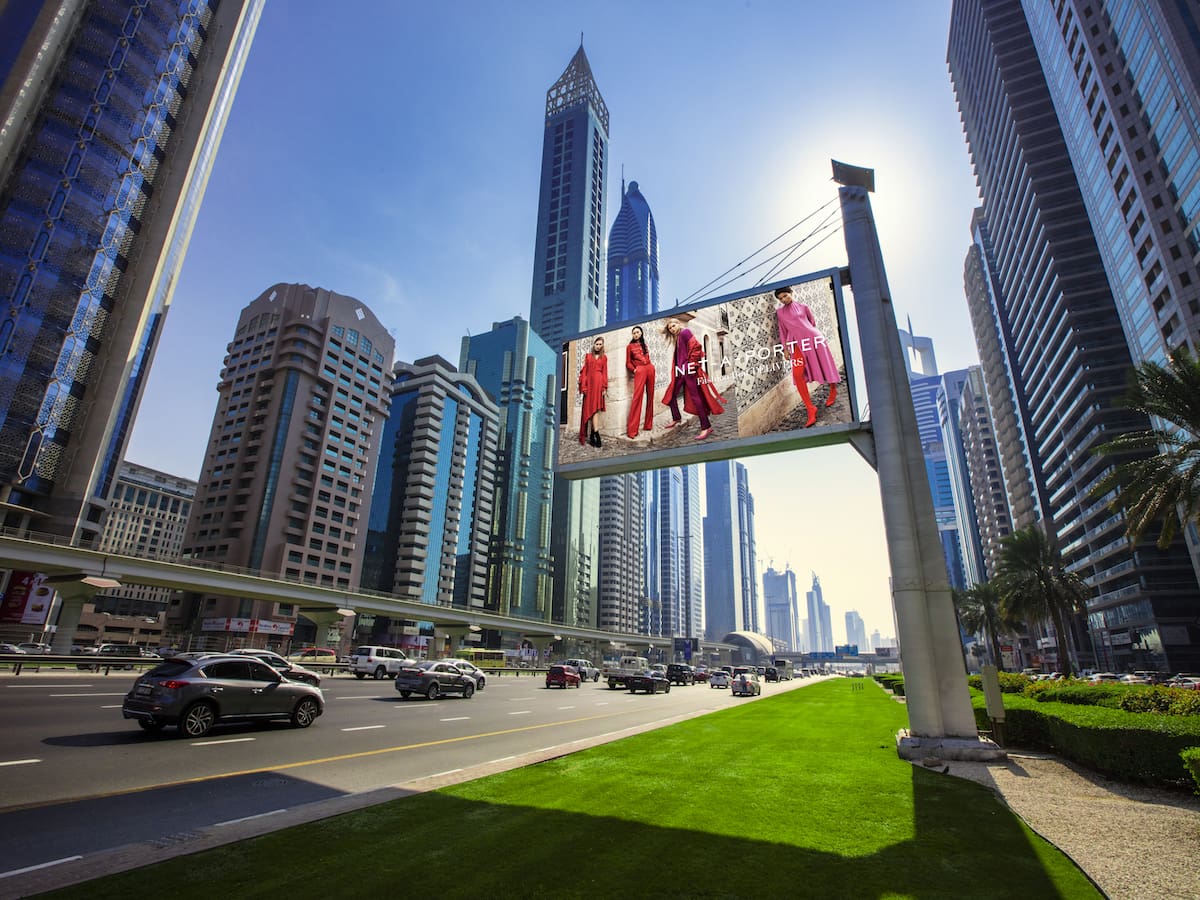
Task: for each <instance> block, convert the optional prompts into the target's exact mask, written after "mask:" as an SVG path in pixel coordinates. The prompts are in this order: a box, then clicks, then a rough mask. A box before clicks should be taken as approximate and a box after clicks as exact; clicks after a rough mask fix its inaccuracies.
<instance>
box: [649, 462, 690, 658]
mask: <svg viewBox="0 0 1200 900" xmlns="http://www.w3.org/2000/svg"><path fill="white" fill-rule="evenodd" d="M656 474H657V479H656V480H657V492H656V494H655V496H654V497H653V498H652V503H651V508H650V520H651V522H652V523H653V526H654V528H655V531H656V533H655V538H656V540H655V544H654V547H653V551H652V560H653V563H654V571H653V573H652V575H653V578H652V580H651V583H650V585H649V587H650V590H649V598H648V600H649V604H648V613H647V615H646V616H645V617H644V622H645V624H646V627H647V630H646V632H645V633H646V634H649V635H652V636H655V637H659V636H661V637H703V628H704V539H703V529H702V524H703V516H701V514H700V484H699V482H700V478H699V472H698V470H697V469H696V467H695V466H672V467H671V468H667V469H660V470H659V471H658V472H657V473H656Z"/></svg>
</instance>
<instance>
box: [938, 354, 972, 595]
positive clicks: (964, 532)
mask: <svg viewBox="0 0 1200 900" xmlns="http://www.w3.org/2000/svg"><path fill="white" fill-rule="evenodd" d="M966 380H967V370H966V369H955V370H954V371H953V372H946V373H944V374H943V375H942V378H941V383H940V384H939V385H938V390H937V397H936V399H935V401H934V402H935V404H936V406H937V417H938V420H937V424H938V443H939V444H940V445H941V450H940V453H941V461H940V465H939V466H938V467H937V477H938V479H939V480H938V487H937V490H936V491H935V492H934V515H935V516H936V517H937V520H938V535H939V536H940V537H941V539H942V554H943V556H945V558H946V571H947V573H948V574H949V576H950V586H951V587H952V588H964V587H966V586H967V581H966V571H967V562H966V557H967V556H973V557H976V556H978V553H979V537H978V533H977V531H976V529H975V515H974V510H973V509H972V508H971V507H972V504H973V502H974V501H973V498H972V496H971V492H970V490H969V489H968V487H967V486H968V484H969V482H970V477H969V476H968V475H967V460H966V456H965V455H964V454H963V447H962V435H961V434H960V433H959V430H958V417H959V403H960V401H961V399H962V389H963V384H964V383H965V382H966ZM931 478H932V475H931ZM943 478H944V480H942V479H943ZM932 486H933V485H932V481H931V483H930V487H932ZM939 504H945V505H944V506H941V505H939Z"/></svg>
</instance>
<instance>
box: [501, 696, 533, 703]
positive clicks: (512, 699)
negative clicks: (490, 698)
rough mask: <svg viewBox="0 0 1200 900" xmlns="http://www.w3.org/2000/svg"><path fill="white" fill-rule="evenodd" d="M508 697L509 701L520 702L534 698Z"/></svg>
mask: <svg viewBox="0 0 1200 900" xmlns="http://www.w3.org/2000/svg"><path fill="white" fill-rule="evenodd" d="M506 699H507V700H508V702H509V703H520V702H521V701H522V700H532V699H533V698H532V697H508V698H506Z"/></svg>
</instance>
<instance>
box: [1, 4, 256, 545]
mask: <svg viewBox="0 0 1200 900" xmlns="http://www.w3.org/2000/svg"><path fill="white" fill-rule="evenodd" d="M263 2H264V0H223V2H220V3H218V2H215V0H196V2H192V3H177V2H173V0H149V2H139V3H105V2H99V0H84V2H68V0H57V2H46V3H41V4H34V3H9V4H4V5H3V6H0V34H2V35H4V38H3V50H4V52H2V53H0V57H3V63H0V65H3V66H4V68H2V69H0V74H2V75H3V78H4V83H3V86H2V88H0V121H3V122H4V123H5V127H4V129H3V131H2V132H0V303H2V304H3V306H4V310H5V314H3V315H0V500H3V501H6V502H7V504H8V505H6V507H5V509H6V512H5V517H4V524H5V525H10V526H15V527H31V528H33V529H35V530H38V531H50V532H54V533H58V534H64V535H69V536H72V537H76V538H80V539H83V540H92V539H94V538H96V537H98V536H99V534H100V531H101V527H102V520H103V517H104V509H105V506H106V502H107V497H108V494H109V491H110V489H111V487H112V485H113V483H114V481H115V478H116V475H117V472H118V469H119V466H120V463H121V461H122V458H123V456H124V448H125V446H126V444H127V442H128V437H129V433H130V430H131V428H132V424H133V419H134V415H135V413H136V411H137V406H138V403H139V402H140V399H141V395H142V391H143V387H144V384H145V380H146V377H147V374H148V372H149V367H150V363H151V360H152V359H153V355H154V350H155V346H156V343H157V340H158V336H159V333H160V330H161V327H162V318H163V316H164V315H165V314H166V311H167V308H168V306H169V304H170V300H171V293H172V290H173V287H174V284H175V280H176V278H177V276H178V273H179V268H180V265H181V264H182V261H183V255H184V252H185V250H186V247H187V243H188V238H189V237H190V234H191V229H192V224H193V222H194V221H195V217H196V213H197V210H198V209H199V206H200V201H201V198H202V196H203V193H204V186H205V184H206V182H207V179H208V173H209V171H210V170H211V167H212V163H213V159H214V157H215V155H216V151H217V145H218V143H219V141H220V136H221V131H222V129H223V128H224V124H225V120H226V118H227V116H228V113H229V109H230V105H231V103H232V100H233V95H234V92H235V90H236V87H237V83H238V79H239V78H240V76H241V72H242V68H243V65H244V63H245V59H246V55H247V53H248V52H249V47H250V42H251V39H252V37H253V34H254V30H255V27H256V26H257V23H258V19H259V16H260V14H261V11H262V7H263Z"/></svg>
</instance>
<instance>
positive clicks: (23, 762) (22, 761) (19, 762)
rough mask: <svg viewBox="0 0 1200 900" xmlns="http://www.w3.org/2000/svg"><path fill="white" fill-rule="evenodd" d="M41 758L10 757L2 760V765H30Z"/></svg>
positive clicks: (0, 763)
mask: <svg viewBox="0 0 1200 900" xmlns="http://www.w3.org/2000/svg"><path fill="white" fill-rule="evenodd" d="M40 762H41V760H40V759H10V760H6V761H4V762H0V766H28V765H31V764H32V763H40Z"/></svg>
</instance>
